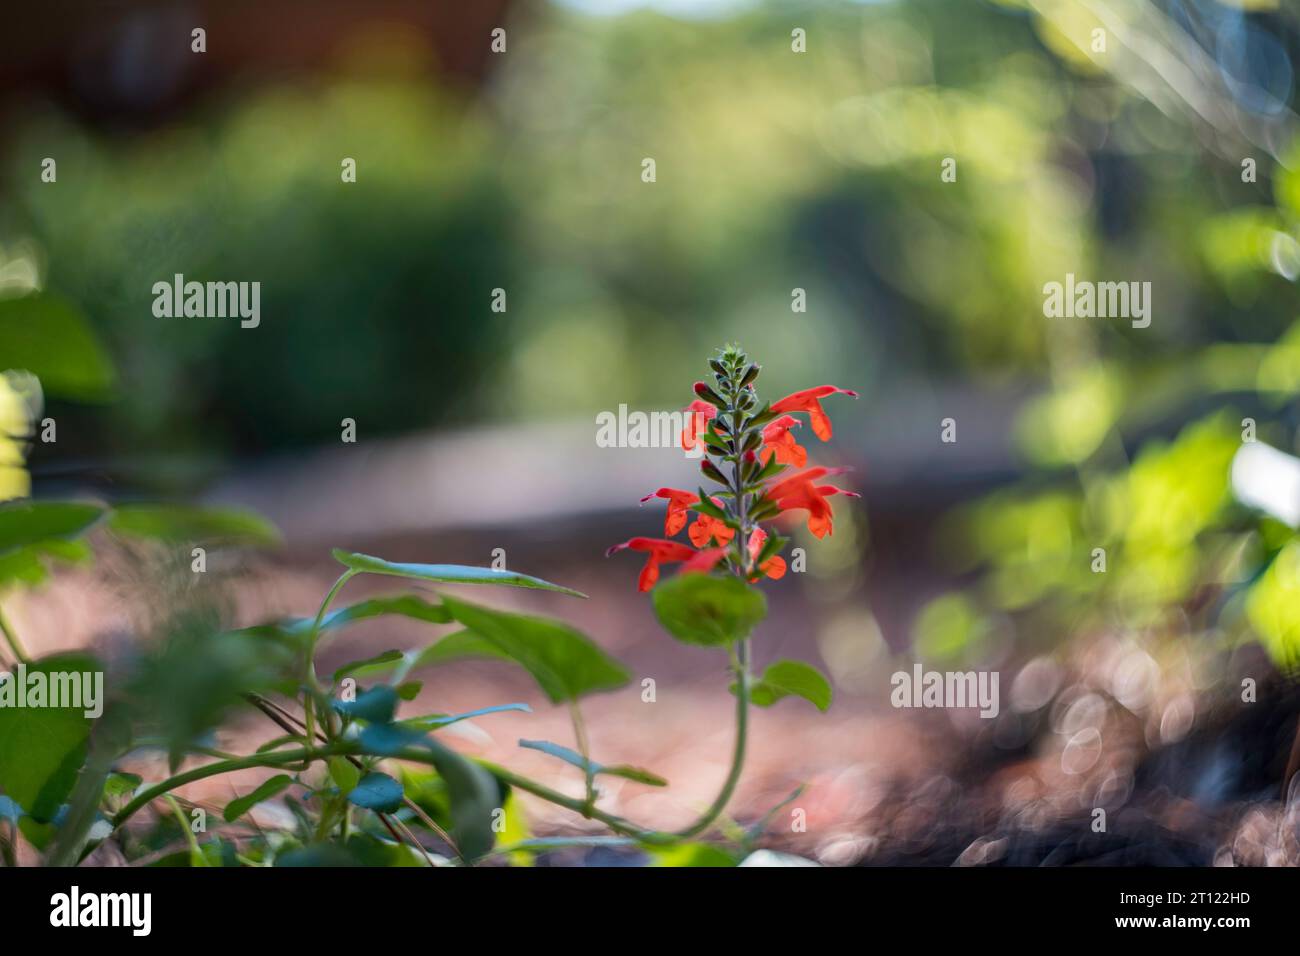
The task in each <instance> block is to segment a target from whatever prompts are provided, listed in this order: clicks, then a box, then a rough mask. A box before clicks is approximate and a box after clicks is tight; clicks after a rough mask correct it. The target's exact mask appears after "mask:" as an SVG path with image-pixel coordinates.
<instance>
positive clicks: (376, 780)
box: [348, 773, 402, 813]
mask: <svg viewBox="0 0 1300 956" xmlns="http://www.w3.org/2000/svg"><path fill="white" fill-rule="evenodd" d="M348 802H350V803H352V804H355V805H356V806H358V807H362V808H363V809H366V810H374V811H375V812H376V813H392V812H393V811H394V810H396V809H397V808H398V807H400V806H401V805H402V785H401V784H400V783H398V782H397V781H396V780H394V779H393V778H392V777H390V776H389V775H388V774H386V773H368V774H366V775H365V776H364V777H362V778H361V780H360V781H359V782H358V783H357V785H356V786H355V787H353V788H352V789H351V790H349V791H348Z"/></svg>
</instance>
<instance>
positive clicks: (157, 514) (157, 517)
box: [108, 504, 280, 547]
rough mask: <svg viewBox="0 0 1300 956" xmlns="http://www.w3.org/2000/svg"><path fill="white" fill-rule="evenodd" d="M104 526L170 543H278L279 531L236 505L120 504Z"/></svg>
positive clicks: (136, 536)
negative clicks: (226, 506) (224, 506)
mask: <svg viewBox="0 0 1300 956" xmlns="http://www.w3.org/2000/svg"><path fill="white" fill-rule="evenodd" d="M108 526H109V527H110V528H111V529H112V530H113V531H114V532H116V533H117V534H121V535H126V536H128V537H134V538H152V539H154V540H157V541H165V542H168V543H170V544H178V543H181V544H189V543H191V542H211V543H216V544H230V545H248V546H255V547H261V546H269V545H274V544H278V543H279V542H280V532H278V531H277V530H276V529H275V526H274V525H272V524H271V523H270V522H269V521H267V520H266V519H265V518H262V517H261V516H260V515H257V514H254V513H253V512H251V511H245V510H243V509H239V508H203V507H198V506H195V505H171V504H155V505H144V504H140V505H121V506H119V507H117V508H115V509H114V510H113V514H112V516H111V517H110V518H109V519H108Z"/></svg>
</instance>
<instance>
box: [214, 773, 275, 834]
mask: <svg viewBox="0 0 1300 956" xmlns="http://www.w3.org/2000/svg"><path fill="white" fill-rule="evenodd" d="M292 783H293V778H292V777H290V776H289V775H288V774H287V773H281V774H277V775H276V776H274V777H272V778H271V779H270V780H268V781H266V782H265V783H263V784H262V785H261V786H260V787H258V788H257V789H256V790H254V791H253V792H252V793H250V794H248V796H246V797H240V798H239V799H238V800H231V801H230V803H228V804H226V809H225V811H224V812H223V813H222V814H221V815H222V816H223V817H225V819H226V822H227V823H233V822H235V821H236V820H238V819H239V818H240V817H242V816H243V815H244V814H245V813H247V812H248V811H249V810H251V809H253V807H255V806H257V805H258V804H259V803H262V802H263V801H266V800H270V799H271V798H272V797H274V796H277V795H279V794H280V793H282V792H283V791H284V790H286V789H287V788H288V787H289V785H290V784H292Z"/></svg>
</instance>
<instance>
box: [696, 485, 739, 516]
mask: <svg viewBox="0 0 1300 956" xmlns="http://www.w3.org/2000/svg"><path fill="white" fill-rule="evenodd" d="M699 491H700V500H699V501H697V502H695V503H694V504H693V505H691V506H690V507H691V509H692V510H694V511H698V512H700V513H701V514H706V515H708V516H709V517H710V518H717V519H718V520H719V521H723V520H725V519H727V518H728V517H730V515H728V514H727V513H726V512H725V511H723V510H722V509H721V508H719V507H718V506H717V505H715V504H714V503H713V502H712V500H710V498H709V496H708V495H706V494H705V493H704V489H703V488H701V489H700V490H699Z"/></svg>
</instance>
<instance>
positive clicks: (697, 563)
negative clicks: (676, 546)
mask: <svg viewBox="0 0 1300 956" xmlns="http://www.w3.org/2000/svg"><path fill="white" fill-rule="evenodd" d="M726 556H727V549H726V548H705V549H704V550H703V551H696V552H695V553H694V554H693V555H691V556H690V557H689V558H687V560H686V563H685V564H683V565H682V574H690V573H691V572H693V571H694V572H697V573H701V574H707V573H708V572H710V571H712V570H713V569H714V568H716V567H717V566H718V562H719V561H721V560H722V559H723V558H725V557H726Z"/></svg>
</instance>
